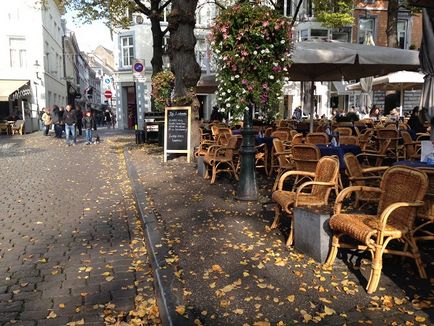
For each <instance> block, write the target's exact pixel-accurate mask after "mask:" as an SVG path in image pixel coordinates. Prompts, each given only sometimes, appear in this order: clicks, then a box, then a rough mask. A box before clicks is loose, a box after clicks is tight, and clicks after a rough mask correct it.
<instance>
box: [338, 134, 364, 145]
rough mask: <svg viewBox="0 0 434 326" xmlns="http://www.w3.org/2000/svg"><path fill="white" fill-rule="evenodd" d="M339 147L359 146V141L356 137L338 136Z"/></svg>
mask: <svg viewBox="0 0 434 326" xmlns="http://www.w3.org/2000/svg"><path fill="white" fill-rule="evenodd" d="M339 144H341V145H359V139H358V138H357V137H356V136H339Z"/></svg>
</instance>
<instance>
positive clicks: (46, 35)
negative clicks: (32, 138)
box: [0, 0, 66, 132]
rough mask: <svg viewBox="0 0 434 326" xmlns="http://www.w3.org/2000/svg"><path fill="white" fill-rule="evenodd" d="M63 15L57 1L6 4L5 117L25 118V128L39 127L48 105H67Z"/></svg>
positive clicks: (0, 92)
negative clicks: (40, 114)
mask: <svg viewBox="0 0 434 326" xmlns="http://www.w3.org/2000/svg"><path fill="white" fill-rule="evenodd" d="M61 14H62V12H61V8H59V7H58V6H57V5H56V4H55V3H54V2H53V0H47V1H45V2H44V3H43V4H40V3H39V2H38V3H35V1H32V0H17V1H7V2H6V1H5V2H4V3H2V10H1V11H0V76H1V77H0V78H1V79H0V119H5V118H7V117H11V116H15V117H17V118H20V119H24V120H26V122H25V132H32V131H34V130H38V129H39V125H38V120H37V117H38V114H39V112H40V110H41V109H42V108H43V107H48V106H51V105H53V104H59V105H65V104H66V83H65V80H64V79H63V78H62V77H63V55H62V35H63V30H62V26H61ZM29 22H31V28H29Z"/></svg>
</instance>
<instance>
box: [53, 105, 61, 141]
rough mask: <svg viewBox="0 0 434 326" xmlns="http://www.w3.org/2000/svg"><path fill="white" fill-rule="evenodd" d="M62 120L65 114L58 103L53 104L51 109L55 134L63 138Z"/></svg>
mask: <svg viewBox="0 0 434 326" xmlns="http://www.w3.org/2000/svg"><path fill="white" fill-rule="evenodd" d="M62 120H63V115H61V112H60V108H59V107H58V106H57V105H53V108H52V109H51V121H52V123H53V125H54V135H55V137H56V138H62V130H63V124H62Z"/></svg>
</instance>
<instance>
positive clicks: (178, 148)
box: [164, 106, 191, 162]
mask: <svg viewBox="0 0 434 326" xmlns="http://www.w3.org/2000/svg"><path fill="white" fill-rule="evenodd" d="M165 111H166V112H165V119H164V162H166V161H167V154H168V153H185V154H187V161H188V162H190V135H191V119H190V118H191V107H190V106H174V107H167V108H166V110H165Z"/></svg>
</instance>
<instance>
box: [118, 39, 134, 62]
mask: <svg viewBox="0 0 434 326" xmlns="http://www.w3.org/2000/svg"><path fill="white" fill-rule="evenodd" d="M121 53H122V66H123V67H127V66H131V64H132V62H133V59H134V44H133V37H132V36H124V37H121Z"/></svg>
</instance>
